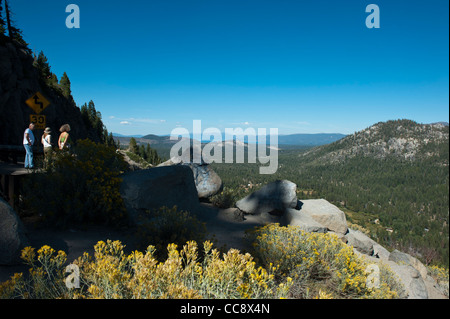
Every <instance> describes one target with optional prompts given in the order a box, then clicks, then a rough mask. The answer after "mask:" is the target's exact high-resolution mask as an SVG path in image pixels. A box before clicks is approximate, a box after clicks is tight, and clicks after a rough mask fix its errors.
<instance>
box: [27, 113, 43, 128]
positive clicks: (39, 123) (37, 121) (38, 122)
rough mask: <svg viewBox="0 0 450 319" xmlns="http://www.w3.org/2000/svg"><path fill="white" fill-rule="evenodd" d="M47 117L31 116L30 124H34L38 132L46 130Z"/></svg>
mask: <svg viewBox="0 0 450 319" xmlns="http://www.w3.org/2000/svg"><path fill="white" fill-rule="evenodd" d="M46 121H47V119H46V117H45V115H38V114H31V115H30V123H31V122H33V123H34V128H35V129H38V130H44V129H45V124H46Z"/></svg>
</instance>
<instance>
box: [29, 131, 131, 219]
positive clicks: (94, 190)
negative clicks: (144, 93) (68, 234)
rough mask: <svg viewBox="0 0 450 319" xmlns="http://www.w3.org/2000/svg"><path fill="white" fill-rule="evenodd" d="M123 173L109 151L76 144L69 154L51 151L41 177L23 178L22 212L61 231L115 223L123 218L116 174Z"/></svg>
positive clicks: (120, 160) (87, 142) (85, 143)
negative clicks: (77, 225)
mask: <svg viewBox="0 0 450 319" xmlns="http://www.w3.org/2000/svg"><path fill="white" fill-rule="evenodd" d="M125 169H126V164H125V162H124V161H123V158H122V155H121V154H118V153H116V151H115V149H114V148H113V147H109V146H106V145H104V144H97V143H94V142H92V141H90V140H88V139H85V140H79V141H77V144H76V145H75V146H74V147H73V148H72V150H71V151H70V152H68V151H55V152H54V155H53V156H52V158H51V160H50V161H49V163H48V165H47V167H46V172H45V174H41V173H36V174H31V175H30V176H28V177H27V179H26V180H25V183H24V194H25V195H26V196H24V199H25V204H26V208H27V209H28V210H30V211H32V212H35V213H38V214H40V215H41V216H43V219H44V221H46V222H48V223H50V224H52V225H58V226H62V227H65V226H66V225H67V224H68V223H71V224H73V223H85V222H99V223H105V222H107V223H118V222H119V221H120V220H122V218H124V217H125V215H126V214H125V208H124V205H123V200H122V197H121V196H120V191H119V188H120V183H121V179H120V178H119V174H120V173H121V172H122V171H123V170H125Z"/></svg>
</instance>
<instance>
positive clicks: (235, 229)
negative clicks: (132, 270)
mask: <svg viewBox="0 0 450 319" xmlns="http://www.w3.org/2000/svg"><path fill="white" fill-rule="evenodd" d="M235 210H236V209H235V208H228V209H218V208H216V207H214V206H212V205H211V204H206V203H201V205H200V210H199V212H197V213H198V219H199V220H200V221H203V222H205V223H206V228H207V231H208V233H209V237H211V236H212V237H213V239H214V247H217V248H224V249H227V250H228V249H230V248H236V249H239V250H241V251H245V250H248V249H249V243H247V242H246V241H245V239H244V236H245V231H246V230H248V229H253V228H254V227H255V226H260V225H262V224H263V222H262V221H261V220H260V219H259V218H258V217H256V216H250V215H247V216H246V217H245V219H244V220H243V219H242V217H241V216H239V215H238V214H236V213H235ZM24 225H25V228H26V229H27V236H28V239H29V244H30V246H32V247H35V248H36V249H38V248H40V247H42V246H43V245H49V246H50V247H52V248H53V249H55V250H63V251H65V252H66V253H67V260H68V262H71V261H73V260H75V259H76V258H78V257H79V256H81V255H82V254H83V252H88V253H89V254H90V255H92V254H93V253H94V245H95V244H96V243H97V242H98V241H100V240H103V241H106V240H107V239H111V240H120V241H121V242H122V244H124V245H126V247H125V252H126V253H129V252H131V251H133V250H135V249H137V242H136V238H134V236H133V235H134V230H133V229H131V228H128V229H113V228H109V227H105V226H86V227H85V228H84V229H73V230H70V229H69V230H65V231H60V230H52V229H43V228H36V227H35V226H34V224H33V223H30V222H27V221H24ZM28 268H29V267H28V266H26V265H14V266H0V282H3V281H6V280H8V279H9V278H10V276H12V275H13V274H14V273H16V272H28Z"/></svg>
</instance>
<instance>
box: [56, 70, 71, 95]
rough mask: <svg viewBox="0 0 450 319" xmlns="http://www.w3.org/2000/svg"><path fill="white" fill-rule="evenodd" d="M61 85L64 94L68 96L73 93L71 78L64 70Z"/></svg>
mask: <svg viewBox="0 0 450 319" xmlns="http://www.w3.org/2000/svg"><path fill="white" fill-rule="evenodd" d="M59 85H60V87H61V89H62V92H63V95H64V96H65V97H66V98H68V97H69V96H70V95H71V94H72V91H71V89H70V80H69V77H68V76H67V73H66V72H64V74H63V76H62V77H61V80H60V82H59Z"/></svg>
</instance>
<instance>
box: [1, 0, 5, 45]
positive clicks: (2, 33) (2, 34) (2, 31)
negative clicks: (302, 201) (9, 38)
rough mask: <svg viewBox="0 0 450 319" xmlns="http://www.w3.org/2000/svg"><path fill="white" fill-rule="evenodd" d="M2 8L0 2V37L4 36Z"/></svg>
mask: <svg viewBox="0 0 450 319" xmlns="http://www.w3.org/2000/svg"><path fill="white" fill-rule="evenodd" d="M2 12H3V6H2V0H0V37H1V36H4V35H5V31H6V29H5V25H6V23H5V20H3V14H2Z"/></svg>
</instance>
